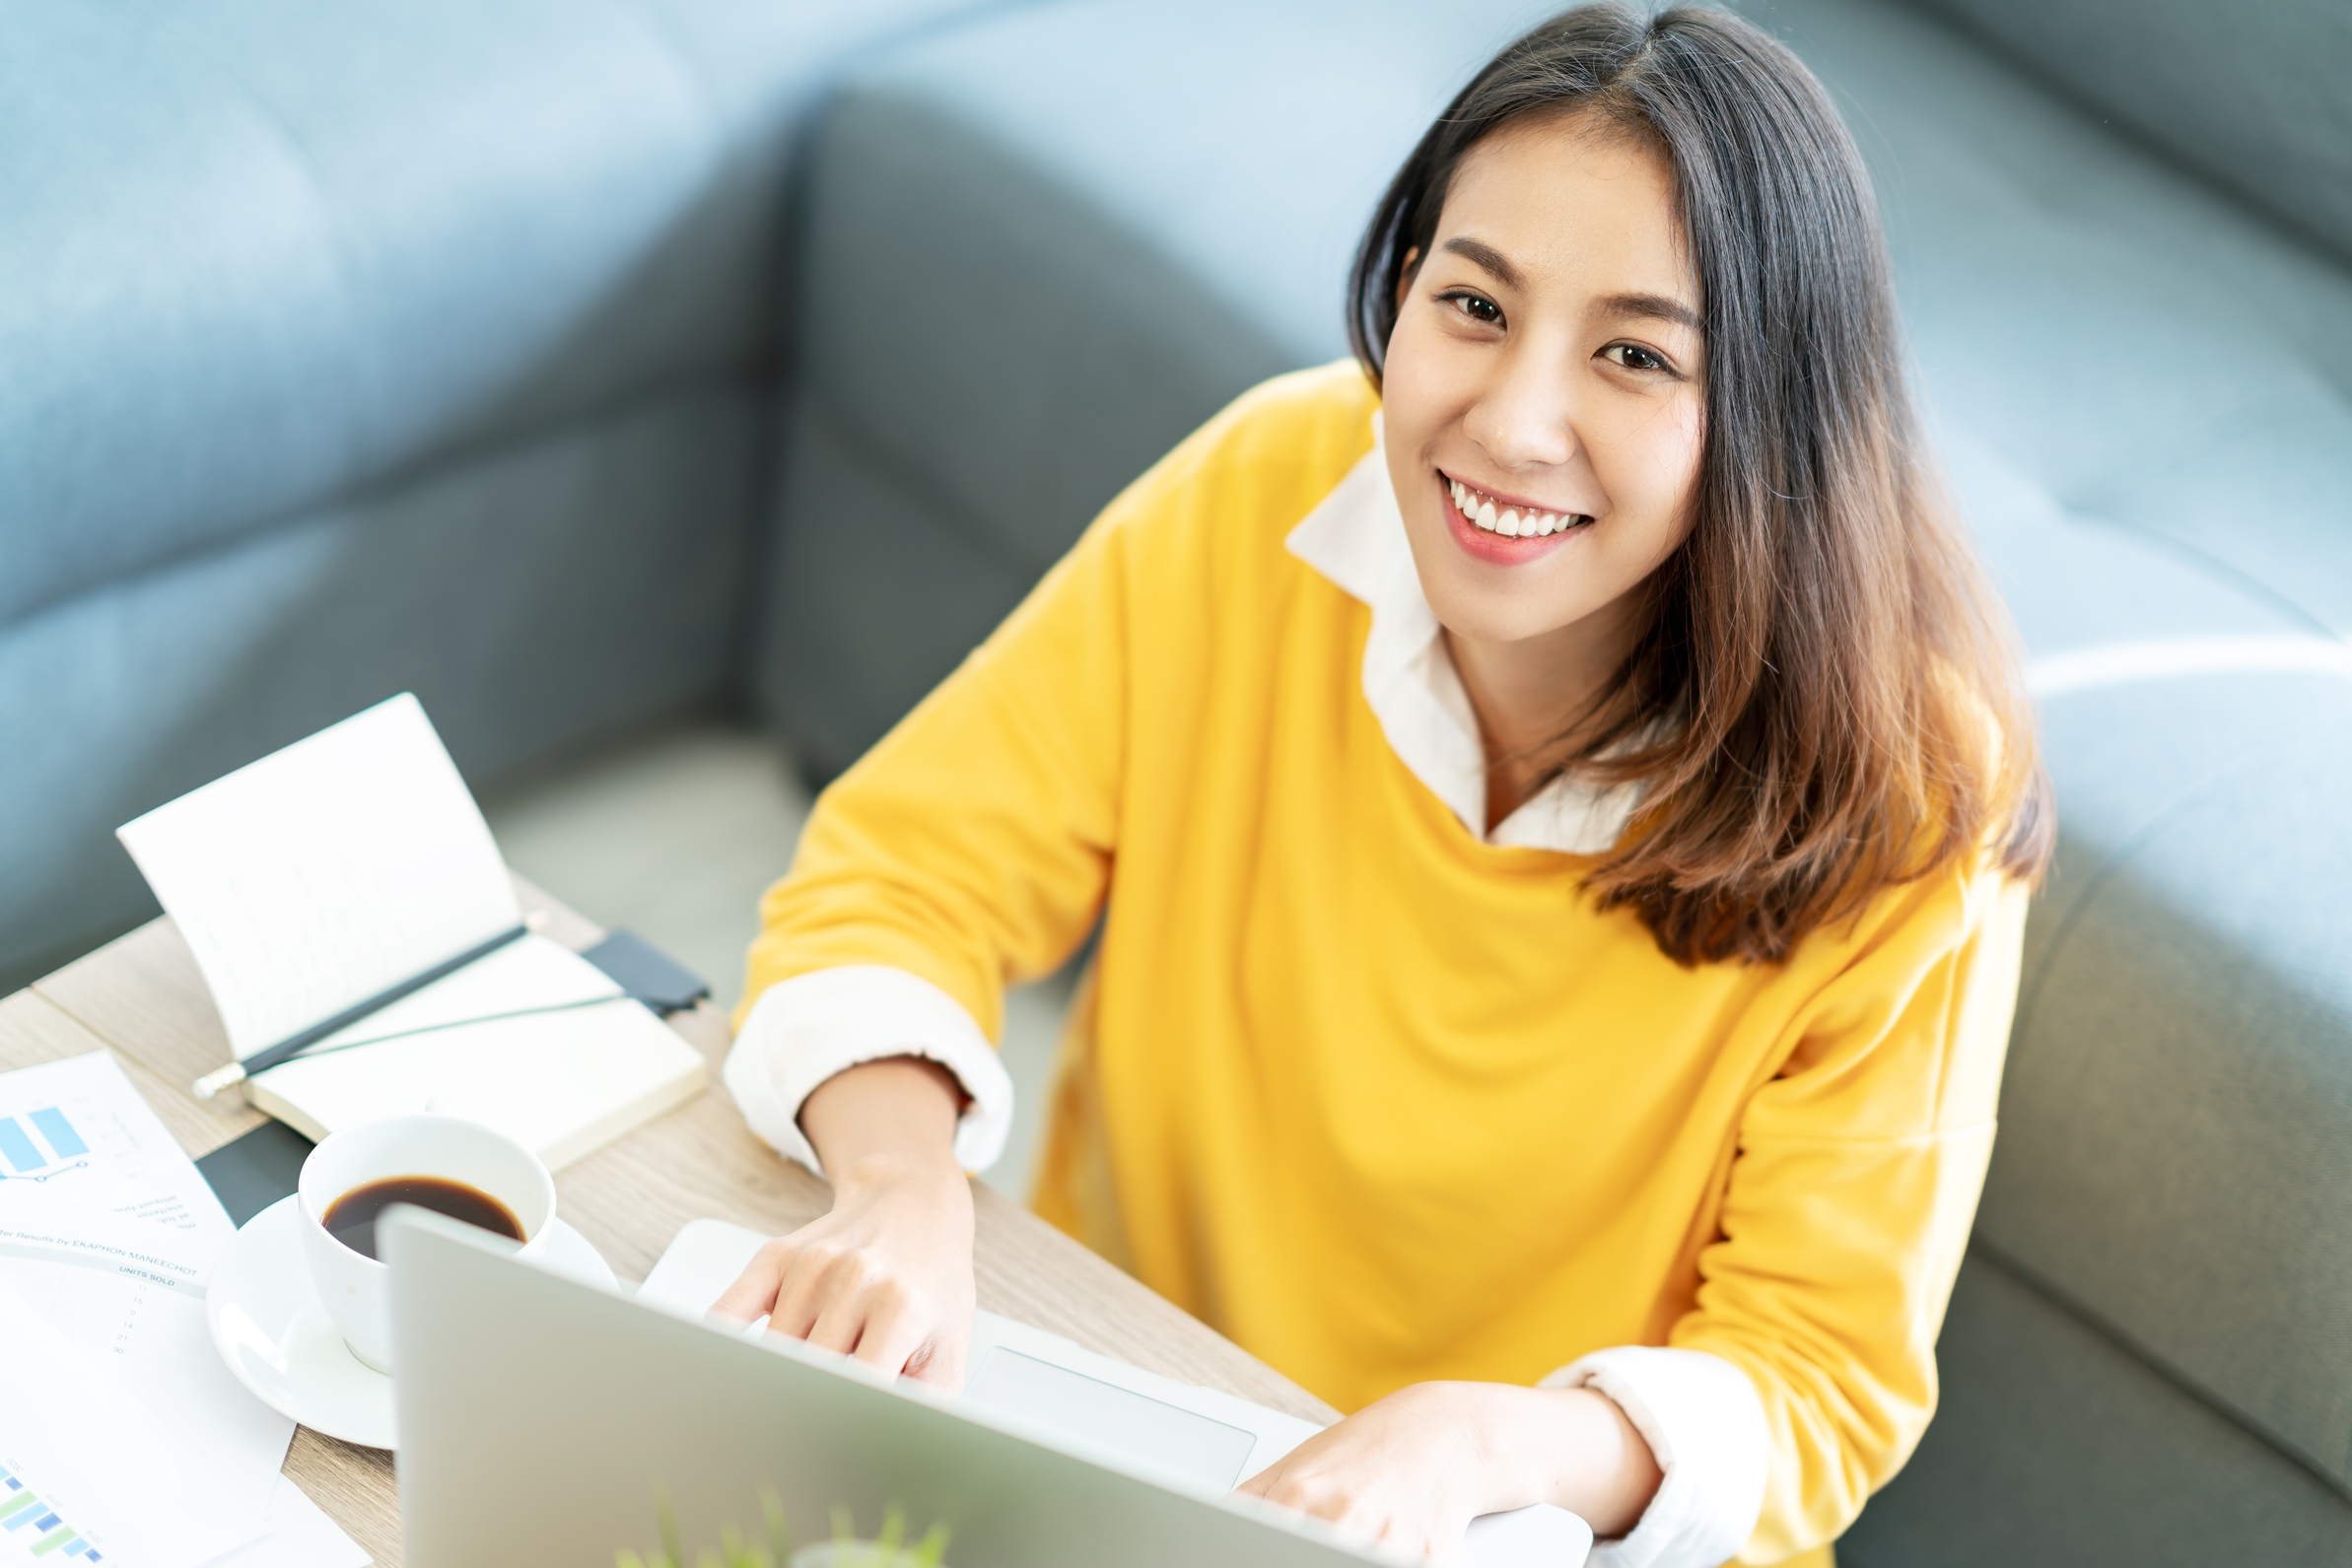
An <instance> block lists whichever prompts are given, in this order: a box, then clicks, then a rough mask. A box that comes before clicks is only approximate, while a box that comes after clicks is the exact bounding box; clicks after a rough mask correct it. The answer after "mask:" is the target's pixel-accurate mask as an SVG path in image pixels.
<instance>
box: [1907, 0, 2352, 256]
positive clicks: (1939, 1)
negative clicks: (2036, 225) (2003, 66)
mask: <svg viewBox="0 0 2352 1568" xmlns="http://www.w3.org/2000/svg"><path fill="white" fill-rule="evenodd" d="M1916 3H1917V4H1919V5H1922V6H1924V7H1926V8H1927V9H1929V10H1933V11H1937V12H1940V13H1942V14H1943V15H1945V16H1947V17H1949V18H1951V19H1952V20H1954V21H1956V22H1959V23H1961V24H1963V25H1964V26H1966V27H1968V28H1970V29H1971V30H1972V31H1974V32H1976V33H1978V34H1981V35H1982V36H1984V37H1986V38H1988V39H1990V40H1992V41H1993V42H1994V43H1996V44H1997V45H1998V46H1999V47H2000V48H2001V49H2002V50H2003V51H2004V52H2005V53H2007V54H2008V55H2009V56H2010V58H2011V59H2012V60H2014V61H2016V62H2017V63H2018V64H2020V65H2022V66H2023V67H2024V68H2025V69H2026V70H2028V71H2030V72H2032V73H2033V74H2034V75H2036V76H2038V77H2040V78H2041V80H2042V81H2043V82H2045V83H2047V84H2048V85H2050V86H2051V87H2052V88H2054V89H2056V90H2057V91H2058V92H2060V93H2063V94H2066V95H2068V96H2070V97H2073V98H2075V99H2078V100H2080V101H2081V102H2083V103H2085V104H2087V105H2089V106H2091V107H2092V108H2094V109H2095V110H2097V111H2098V112H2099V113H2101V114H2102V115H2110V116H2112V117H2113V118H2114V119H2115V120H2116V121H2117V122H2119V123H2121V124H2123V125H2127V126H2130V127H2131V128H2132V129H2133V130H2135V131H2137V132H2138V133H2139V134H2141V135H2142V136H2145V137H2147V138H2148V139H2149V140H2151V141H2153V142H2155V143H2156V144H2157V145H2158V146H2160V147H2162V148H2164V149H2165V150H2166V151H2167V152H2169V153H2170V154H2172V155H2173V156H2174V157H2175V158H2178V159H2179V160H2180V161H2181V162H2182V163H2184V164H2187V165H2188V166H2189V167H2191V168H2192V169H2196V170H2202V171H2203V172H2204V173H2206V174H2207V175H2209V176H2211V177H2212V178H2214V179H2218V180H2220V181H2221V182H2222V183H2223V184H2225V185H2228V186H2230V187H2231V188H2232V189H2234V190H2237V191H2239V192H2241V193H2243V194H2244V195H2246V196H2247V197H2248V198H2249V199H2251V200H2252V201H2254V202H2256V203H2257V204H2259V205H2261V206H2263V207H2265V208H2267V209H2269V211H2270V213H2271V214H2272V216H2274V217H2276V218H2279V219H2281V220H2283V221H2285V222H2286V223H2288V224H2291V225H2293V226H2295V227H2296V228H2298V229H2301V230H2303V231H2305V232H2306V233H2308V234H2311V235H2314V236H2317V237H2318V238H2319V239H2322V240H2324V241H2326V242H2328V243H2329V244H2331V245H2333V246H2334V247H2335V248H2336V249H2337V250H2338V251H2339V252H2341V253H2342V254H2343V255H2344V256H2346V257H2352V6H2348V5H2345V4H2343V3H2342V0H2130V3H2128V4H2117V3H2115V0H1916Z"/></svg>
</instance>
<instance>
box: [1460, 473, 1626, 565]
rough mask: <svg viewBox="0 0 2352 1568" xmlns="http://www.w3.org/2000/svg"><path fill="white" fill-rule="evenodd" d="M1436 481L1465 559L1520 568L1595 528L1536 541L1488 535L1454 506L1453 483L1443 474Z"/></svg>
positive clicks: (1571, 531) (1548, 535)
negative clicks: (1465, 556) (1466, 557)
mask: <svg viewBox="0 0 2352 1568" xmlns="http://www.w3.org/2000/svg"><path fill="white" fill-rule="evenodd" d="M1435 477H1436V481H1437V499H1438V504H1439V505H1441V506H1442V507H1444V508H1445V526H1446V531H1447V532H1448V533H1450V534H1452V535H1453V536H1454V543H1456V544H1457V545H1460V546H1461V547H1462V553H1463V554H1464V555H1467V556H1469V557H1470V558H1471V559H1473V560H1476V561H1484V562H1486V563H1487V564H1488V565H1489V566H1498V567H1517V566H1525V565H1527V564H1528V563H1529V562H1531V561H1537V560H1541V559H1542V558H1543V557H1545V556H1548V555H1550V554H1551V553H1552V552H1553V551H1555V550H1557V549H1559V548H1560V547H1561V546H1562V545H1564V544H1566V543H1567V542H1568V541H1569V540H1571V539H1573V538H1575V537H1576V536H1577V535H1579V534H1581V533H1583V532H1584V531H1585V530H1586V529H1587V528H1589V527H1590V526H1591V524H1590V523H1584V524H1580V525H1579V526H1577V527H1573V528H1569V529H1567V530H1565V531H1564V532H1560V533H1548V534H1543V535H1541V536H1539V537H1536V538H1533V539H1512V538H1506V537H1505V536H1503V535H1502V534H1499V533H1488V532H1487V530H1486V529H1484V528H1482V527H1480V526H1479V525H1478V524H1477V523H1475V522H1472V521H1471V520H1470V519H1469V518H1468V517H1465V516H1464V515H1462V509H1461V508H1460V507H1457V506H1455V505H1454V497H1453V483H1452V481H1450V480H1449V479H1447V478H1446V476H1445V475H1444V474H1442V473H1440V474H1437V475H1436V476H1435Z"/></svg>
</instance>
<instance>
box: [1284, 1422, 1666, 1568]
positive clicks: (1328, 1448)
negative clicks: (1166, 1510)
mask: <svg viewBox="0 0 2352 1568" xmlns="http://www.w3.org/2000/svg"><path fill="white" fill-rule="evenodd" d="M1659 1479H1660V1471H1659V1469H1658V1465H1657V1461H1656V1460H1655V1459H1654V1458H1652V1457H1651V1455H1650V1451H1649V1445H1648V1444H1647V1443H1645V1442H1643V1441H1642V1439H1641V1435H1640V1433H1638V1432H1636V1431H1635V1430H1634V1428H1633V1424H1632V1422H1630V1421H1628V1420H1626V1415H1625V1412H1624V1411H1622V1410H1620V1409H1619V1408H1618V1407H1617V1405H1616V1404H1614V1403H1613V1402H1611V1401H1610V1399H1609V1398H1607V1397H1606V1396H1604V1395H1600V1394H1596V1393H1594V1392H1593V1391H1592V1390H1590V1389H1527V1388H1520V1387H1517V1386H1516V1385H1512V1384H1505V1383H1417V1384H1414V1385H1413V1386H1411V1387H1410V1388H1405V1389H1400V1390H1398V1391H1397V1392H1396V1393H1394V1394H1392V1395H1390V1396H1389V1397H1388V1398H1385V1399H1381V1400H1378V1401H1376V1402H1374V1403H1372V1404H1368V1405H1366V1406H1364V1408H1362V1409H1361V1410H1358V1411H1356V1412H1355V1414H1353V1415H1351V1416H1349V1417H1348V1419H1346V1420H1345V1421H1342V1422H1340V1423H1339V1424H1338V1425H1336V1426H1331V1427H1326V1428H1325V1429H1324V1430H1323V1431H1321V1432H1319V1433H1317V1434H1316V1435H1315V1436H1313V1437H1311V1438H1309V1439H1307V1440H1306V1441H1305V1442H1304V1443H1301V1444H1300V1445H1299V1446H1298V1447H1296V1448H1295V1449H1292V1450H1291V1451H1290V1452H1289V1453H1288V1454H1286V1455H1284V1456H1283V1457H1282V1458H1281V1459H1279V1460H1277V1461H1276V1462H1275V1463H1274V1464H1272V1465H1270V1466H1267V1467H1266V1468H1265V1469H1264V1470H1262V1471H1260V1472H1259V1473H1258V1474H1256V1475H1253V1476H1251V1477H1250V1478H1249V1479H1248V1480H1246V1481H1244V1482H1242V1484H1241V1486H1240V1488H1239V1489H1240V1490H1241V1491H1243V1492H1245V1493H1248V1494H1249V1495H1251V1496H1254V1497H1263V1498H1265V1499H1266V1500H1267V1501H1268V1502H1271V1503H1278V1504H1280V1505H1282V1506H1284V1507H1287V1508H1295V1509H1297V1510H1299V1511H1300V1512H1302V1513H1307V1514H1312V1515H1314V1516H1315V1517H1317V1518H1318V1519H1323V1520H1328V1521H1329V1522H1330V1523H1332V1524H1333V1525H1335V1526H1337V1527H1338V1528H1339V1530H1340V1532H1341V1533H1342V1534H1344V1535H1346V1536H1347V1537H1348V1538H1349V1539H1350V1540H1352V1541H1357V1542H1361V1543H1364V1544H1376V1545H1378V1546H1380V1547H1381V1548H1383V1549H1384V1550H1387V1551H1391V1552H1397V1553H1400V1554H1402V1555H1404V1556H1407V1557H1421V1558H1425V1559H1427V1560H1429V1561H1432V1562H1438V1563H1443V1562H1447V1561H1450V1560H1451V1559H1452V1558H1453V1556H1454V1554H1455V1553H1456V1552H1457V1551H1459V1550H1460V1549H1461V1546H1462V1535H1463V1532H1464V1531H1466V1530H1468V1529H1469V1528H1470V1522H1471V1521H1472V1520H1473V1519H1476V1518H1477V1517H1478V1516H1479V1515H1481V1514H1495V1513H1501V1512H1502V1511H1504V1510H1506V1509H1512V1508H1524V1507H1526V1506H1527V1505H1529V1504H1531V1503H1554V1504H1556V1505H1558V1506H1559V1507H1562V1508H1565V1509H1568V1510H1569V1511H1570V1512H1572V1513H1575V1514H1578V1515H1580V1516H1582V1518H1583V1519H1584V1521H1585V1523H1586V1524H1588V1525H1590V1526H1592V1528H1593V1533H1594V1534H1596V1535H1603V1536H1607V1535H1613V1534H1625V1532H1626V1531H1627V1530H1629V1529H1631V1528H1632V1526H1633V1525H1634V1524H1635V1523H1636V1522H1637V1521H1638V1520H1639V1519H1640V1518H1641V1513H1642V1510H1643V1509H1645V1508H1647V1507H1648V1506H1649V1500H1650V1498H1651V1496H1652V1495H1653V1494H1654V1493H1655V1492H1656V1491H1657V1489H1658V1482H1659Z"/></svg>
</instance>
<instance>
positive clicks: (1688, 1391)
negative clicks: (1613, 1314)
mask: <svg viewBox="0 0 2352 1568" xmlns="http://www.w3.org/2000/svg"><path fill="white" fill-rule="evenodd" d="M1541 1387H1543V1388H1547V1389H1584V1388H1591V1389H1598V1390H1599V1391H1600V1392H1601V1393H1603V1394H1605V1395H1607V1396H1608V1397H1609V1398H1610V1399H1612V1400H1613V1401H1615V1403H1616V1404H1617V1407H1618V1408H1619V1409H1621V1410H1623V1411H1625V1412H1626V1419H1628V1420H1630V1421H1631V1422H1632V1423H1633V1427H1634V1430H1636V1431H1638V1432H1639V1433H1640V1434H1641V1436H1642V1438H1643V1440H1644V1441H1645V1442H1647V1443H1648V1444H1649V1446H1650V1453H1651V1454H1652V1455H1653V1456H1654V1457H1655V1458H1656V1459H1657V1461H1658V1467H1659V1468H1660V1469H1662V1470H1664V1471H1665V1472H1666V1473H1665V1478H1664V1479H1663V1480H1661V1481H1660V1482H1659V1483H1658V1492H1657V1495H1656V1496H1654V1497H1652V1498H1651V1499H1650V1505H1649V1508H1648V1509H1647V1510H1646V1511H1644V1512H1643V1514H1642V1516H1641V1518H1640V1519H1639V1520H1638V1521H1637V1522H1636V1523H1635V1524H1634V1526H1633V1529H1632V1531H1631V1532H1630V1533H1629V1534H1626V1535H1624V1536H1623V1537H1621V1538H1619V1539H1617V1540H1606V1541H1601V1542H1599V1543H1598V1544H1596V1545H1595V1546H1594V1547H1593V1554H1592V1559H1591V1568H1717V1565H1718V1564H1720V1563H1727V1562H1729V1561H1731V1559H1732V1558H1734V1557H1736V1556H1737V1555H1739V1550H1740V1548H1741V1547H1742V1546H1744V1545H1746V1544H1747V1541H1748V1536H1749V1534H1750V1533H1751V1532H1753V1531H1754V1530H1755V1529H1756V1519H1757V1515H1758V1514H1759V1513H1760V1512H1762V1511H1763V1508H1764V1463H1765V1458H1766V1451H1765V1441H1764V1401H1763V1400H1762V1399H1760V1398H1757V1394H1756V1385H1755V1384H1754V1383H1751V1382H1750V1381H1749V1380H1748V1375H1747V1374H1746V1373H1745V1372H1742V1371H1741V1370H1740V1369H1739V1368H1738V1367H1735V1366H1733V1365H1732V1364H1731V1363H1730V1362H1728V1361H1726V1360H1724V1359H1723V1358H1722V1357H1721V1356H1718V1355H1710V1354H1709V1353H1707V1352H1706V1351H1704V1350H1668V1349H1660V1348H1656V1347H1653V1346H1649V1345H1620V1346H1618V1347H1617V1348H1615V1349H1611V1350H1596V1351H1594V1352H1593V1353H1592V1354H1591V1355H1589V1356H1585V1357H1583V1358H1582V1359H1580V1360H1578V1361H1576V1362H1574V1363H1572V1364H1570V1365H1568V1366H1565V1367H1562V1368H1560V1369H1559V1370H1558V1371H1557V1372H1555V1373H1553V1374H1552V1376H1550V1377H1548V1378H1546V1379H1545V1380H1544V1381H1543V1383H1542V1385H1541Z"/></svg>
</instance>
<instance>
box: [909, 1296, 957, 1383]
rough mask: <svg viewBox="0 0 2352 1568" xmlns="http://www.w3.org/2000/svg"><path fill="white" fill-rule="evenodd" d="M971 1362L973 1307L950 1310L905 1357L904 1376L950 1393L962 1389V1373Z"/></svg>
mask: <svg viewBox="0 0 2352 1568" xmlns="http://www.w3.org/2000/svg"><path fill="white" fill-rule="evenodd" d="M971 1362H972V1310H971V1308H969V1307H966V1308H965V1309H963V1310H962V1311H961V1312H954V1311H950V1312H949V1313H948V1314H947V1317H946V1321H945V1322H943V1323H941V1324H940V1325H939V1326H938V1327H937V1328H936V1329H934V1330H933V1332H932V1334H931V1337H930V1338H929V1339H928V1340H927V1341H925V1343H924V1344H923V1345H922V1347H920V1348H919V1349H917V1350H916V1352H915V1353H914V1354H913V1355H912V1356H910V1357H908V1358H907V1376H909V1377H911V1378H915V1379H918V1380H920V1381H921V1382H924V1383H927V1384H930V1385H931V1386H932V1387H934V1388H936V1389H941V1390H944V1391H945V1392H947V1393H949V1394H961V1393H963V1391H964V1375H965V1372H966V1370H967V1369H968V1368H969V1367H970V1366H971Z"/></svg>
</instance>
